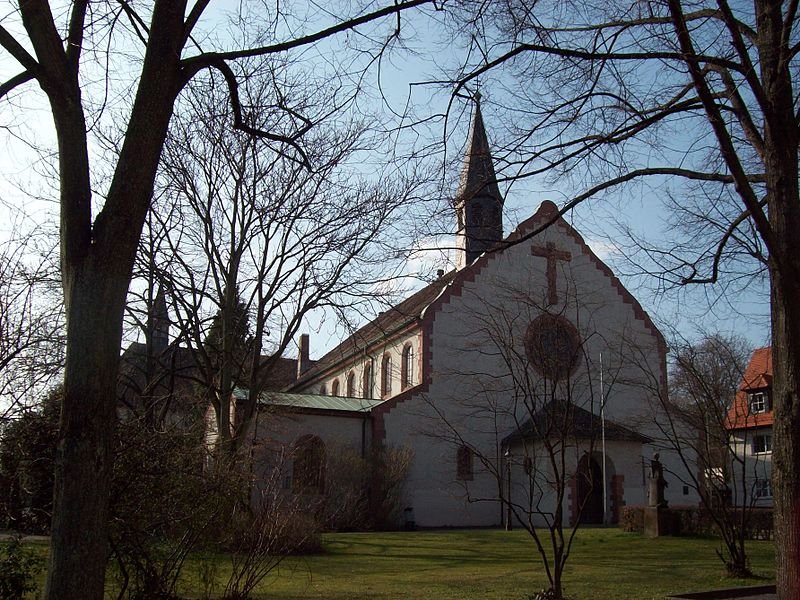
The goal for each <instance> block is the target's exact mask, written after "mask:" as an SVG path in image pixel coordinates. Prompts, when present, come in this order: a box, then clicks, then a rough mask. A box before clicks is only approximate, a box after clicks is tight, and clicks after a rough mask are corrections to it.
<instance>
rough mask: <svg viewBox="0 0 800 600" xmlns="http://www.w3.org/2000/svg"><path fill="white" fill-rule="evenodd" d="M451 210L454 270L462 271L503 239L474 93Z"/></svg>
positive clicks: (497, 191)
mask: <svg viewBox="0 0 800 600" xmlns="http://www.w3.org/2000/svg"><path fill="white" fill-rule="evenodd" d="M454 206H455V209H456V216H457V218H458V231H457V232H456V248H457V251H456V252H457V256H456V267H457V268H459V269H461V268H463V267H465V266H466V265H468V264H470V263H471V262H472V261H473V260H475V259H476V258H477V257H478V256H480V255H481V254H482V253H483V252H485V251H486V250H489V249H490V248H492V247H494V246H495V245H496V244H497V243H498V242H500V241H501V240H502V239H503V196H502V195H501V194H500V189H499V188H498V186H497V175H496V174H495V171H494V164H493V163H492V154H491V151H490V150H489V140H488V138H487V137H486V128H485V127H484V124H483V115H482V114H481V105H480V93H479V92H476V93H475V113H474V114H473V117H472V126H471V127H470V132H469V139H468V141H467V151H466V154H465V156H464V166H463V167H462V169H461V180H460V182H459V185H458V191H457V193H456V197H455V201H454Z"/></svg>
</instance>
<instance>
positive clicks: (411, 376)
mask: <svg viewBox="0 0 800 600" xmlns="http://www.w3.org/2000/svg"><path fill="white" fill-rule="evenodd" d="M453 205H454V209H455V216H456V221H457V228H456V244H455V246H456V249H457V260H456V265H457V268H456V269H455V270H453V271H451V272H449V273H440V274H439V276H438V277H437V278H436V279H435V280H434V281H431V282H429V283H428V284H427V285H426V286H425V287H423V288H422V289H420V290H419V291H417V292H416V293H414V294H413V295H411V296H410V297H409V298H407V299H406V300H405V301H403V302H401V303H399V304H397V305H396V306H394V307H392V308H391V309H389V310H387V311H385V312H383V313H382V314H380V315H378V316H377V317H376V318H375V319H373V320H372V321H371V322H369V323H367V324H366V325H364V326H363V327H361V328H360V329H359V330H358V331H356V332H355V333H353V334H352V335H350V336H349V337H347V338H346V339H344V340H342V341H341V342H340V343H339V344H338V345H336V347H334V348H333V349H332V350H330V351H329V352H327V353H326V354H325V355H324V356H321V357H320V358H319V359H318V360H315V361H312V360H311V358H310V354H311V352H312V350H313V345H314V344H313V340H311V339H310V338H309V337H308V336H306V335H304V336H302V337H301V341H300V352H299V357H298V360H297V364H298V373H297V379H296V381H294V382H293V383H291V384H290V385H289V386H287V387H286V388H285V389H284V390H283V391H282V393H280V394H275V393H272V394H266V395H265V398H264V407H265V408H266V407H271V408H272V409H276V408H277V409H278V410H279V412H281V413H282V414H287V413H291V419H290V420H284V421H282V422H280V426H279V428H273V429H270V426H271V425H272V426H275V427H278V426H277V425H276V423H278V422H279V421H278V420H276V419H274V418H271V419H266V418H265V419H262V420H260V421H259V423H258V424H257V428H260V429H258V431H257V432H254V434H253V439H254V441H256V443H258V442H259V441H261V442H266V441H269V442H270V445H271V446H274V443H275V441H276V440H277V441H279V442H281V443H283V444H285V448H286V449H287V453H286V454H285V455H286V456H290V457H293V458H292V460H294V462H295V463H296V464H294V466H292V465H289V466H288V467H287V468H285V471H284V475H283V476H282V477H283V479H284V481H285V487H286V488H287V489H294V488H296V487H299V488H302V489H305V490H308V489H309V488H315V489H319V488H321V487H322V483H323V481H324V480H325V478H324V477H323V475H322V473H324V470H325V466H326V464H327V463H326V461H327V460H329V458H330V457H331V455H332V454H337V453H338V452H339V449H341V448H344V447H349V448H352V449H355V450H356V452H357V453H360V454H361V455H362V456H366V455H368V454H369V453H370V452H371V451H374V450H376V449H380V448H405V449H408V450H409V451H410V455H411V456H413V459H412V461H411V464H410V466H409V471H408V479H407V481H406V485H405V492H404V494H405V495H404V497H403V506H404V507H405V508H406V516H408V515H409V514H413V520H414V521H415V522H416V524H417V525H420V526H427V527H441V526H490V525H499V524H500V523H501V522H502V521H504V520H506V519H508V516H507V513H506V511H504V510H502V506H508V504H509V503H508V502H507V501H508V500H509V499H510V500H511V504H513V505H514V506H516V507H527V512H525V511H523V512H525V514H528V515H530V516H531V519H532V520H533V522H534V523H536V524H537V525H541V524H544V523H545V522H546V521H547V520H552V519H553V518H557V517H556V515H560V518H562V519H563V521H564V522H565V523H566V522H575V521H578V520H579V521H581V522H587V523H609V522H615V520H616V519H617V518H618V516H619V512H620V509H621V507H622V506H624V505H625V504H646V503H647V502H648V497H647V493H648V486H647V475H646V473H647V472H649V471H648V468H647V467H648V465H649V464H650V460H651V458H652V457H653V455H654V454H655V453H656V452H659V453H660V456H661V462H662V463H663V465H664V473H665V474H666V477H667V480H668V482H669V483H670V485H669V487H668V488H667V490H666V500H667V501H668V502H672V503H675V504H690V503H695V502H696V501H697V498H696V496H695V495H694V493H693V491H692V490H690V489H689V486H687V485H684V484H683V482H684V481H687V480H688V479H689V478H688V477H684V475H682V474H683V473H684V467H683V463H682V461H681V460H680V459H679V457H677V456H676V455H675V454H674V453H673V452H672V450H671V445H670V444H669V443H668V441H667V440H666V439H665V436H664V434H663V428H664V424H665V423H666V422H667V420H666V419H665V418H664V413H663V411H662V410H661V406H660V401H659V398H661V397H663V392H664V389H665V385H666V344H665V343H664V339H663V337H662V335H661V333H660V332H659V330H658V328H657V327H656V326H655V324H654V323H653V321H652V320H651V319H650V317H649V315H648V314H647V313H646V312H645V311H644V310H643V308H642V306H641V305H640V304H639V302H638V301H637V300H636V298H635V297H634V296H633V295H632V294H631V293H630V292H629V291H628V290H627V289H626V288H625V287H624V286H623V285H622V283H621V282H620V280H619V279H618V278H617V277H616V276H615V275H614V273H613V272H612V271H611V270H610V269H609V267H608V266H607V265H606V264H605V263H604V262H603V261H602V260H600V258H599V257H598V256H597V255H596V254H595V253H594V252H593V251H592V250H591V248H589V246H588V245H587V244H586V242H585V240H584V239H583V237H582V236H581V235H580V233H579V232H578V231H577V230H576V228H575V227H573V225H572V224H570V223H569V222H567V220H566V219H564V218H563V217H562V216H561V215H560V214H559V210H558V208H557V207H556V205H555V204H554V203H552V202H549V201H544V202H542V203H541V204H540V205H539V207H538V209H537V210H536V211H535V213H534V214H533V215H532V216H531V217H530V218H528V219H527V220H525V221H524V222H522V223H521V224H520V225H519V226H518V227H517V228H516V230H515V231H513V232H512V233H511V234H510V235H508V236H505V237H504V235H503V216H502V215H503V197H502V195H501V193H500V190H499V187H498V184H497V177H496V174H495V170H494V165H493V161H492V157H491V153H490V151H489V143H488V138H487V135H486V131H485V128H484V123H483V118H482V116H481V111H480V106H479V105H478V104H477V103H476V106H475V112H474V116H473V120H472V126H471V130H470V135H469V140H468V144H467V152H466V157H465V160H464V167H463V170H462V173H461V180H460V185H459V189H458V192H457V193H456V196H455V200H454V203H453ZM273 414H274V413H273ZM556 433H558V434H559V435H560V437H559V438H558V439H557V440H555V437H554V435H555V434H556ZM554 440H555V441H554ZM548 452H549V454H548ZM553 453H555V454H557V455H558V456H556V460H557V461H558V462H559V463H560V464H563V472H560V473H554V472H553V468H552V465H551V464H550V463H549V462H548V460H549V458H552V457H553ZM282 456H283V454H282ZM326 456H327V457H329V458H326ZM562 459H563V460H562ZM298 464H299V465H300V467H298V466H297V465H298ZM309 465H312V467H311V468H309ZM309 472H310V473H312V475H313V476H312V477H309ZM293 478H295V479H298V480H299V481H300V483H301V484H302V485H300V486H295V485H294V484H293V483H292V479H293ZM559 478H563V480H564V481H566V482H567V483H566V489H565V490H562V491H564V493H563V495H562V494H560V493H559V490H558V485H557V481H556V480H557V479H559ZM312 480H313V481H312ZM309 482H311V483H313V484H314V485H309ZM328 485H331V482H330V478H329V479H328ZM503 501H505V503H504V502H503ZM520 510H522V509H520ZM519 514H522V513H519ZM512 518H520V517H519V515H517V516H516V517H512Z"/></svg>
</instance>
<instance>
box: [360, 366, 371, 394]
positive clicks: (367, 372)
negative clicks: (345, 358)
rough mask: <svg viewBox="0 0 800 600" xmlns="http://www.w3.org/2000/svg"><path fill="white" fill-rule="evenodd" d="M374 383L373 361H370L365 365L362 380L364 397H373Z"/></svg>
mask: <svg viewBox="0 0 800 600" xmlns="http://www.w3.org/2000/svg"><path fill="white" fill-rule="evenodd" d="M372 384H373V381H372V362H368V363H367V364H366V365H364V375H363V377H362V381H361V389H362V392H363V393H362V395H363V396H364V398H367V399H372V388H373V385H372Z"/></svg>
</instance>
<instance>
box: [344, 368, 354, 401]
mask: <svg viewBox="0 0 800 600" xmlns="http://www.w3.org/2000/svg"><path fill="white" fill-rule="evenodd" d="M346 395H347V397H348V398H355V397H356V374H355V373H353V372H352V371H350V373H349V374H348V375H347V394H346Z"/></svg>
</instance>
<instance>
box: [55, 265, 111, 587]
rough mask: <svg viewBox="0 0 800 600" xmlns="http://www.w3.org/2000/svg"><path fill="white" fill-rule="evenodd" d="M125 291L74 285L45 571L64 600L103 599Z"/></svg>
mask: <svg viewBox="0 0 800 600" xmlns="http://www.w3.org/2000/svg"><path fill="white" fill-rule="evenodd" d="M103 288H106V289H103ZM108 288H114V289H113V290H111V293H108V291H107V289H108ZM125 288H126V286H125V285H124V284H122V285H120V282H114V284H111V285H109V283H106V285H104V286H100V285H98V283H97V282H96V281H95V278H94V277H91V276H83V277H78V278H76V279H75V280H74V281H73V285H72V301H71V303H70V315H69V323H68V335H69V340H70V344H69V346H68V349H67V357H66V368H65V373H64V400H63V406H62V411H61V427H60V431H59V439H58V450H57V454H56V474H55V492H54V501H53V504H54V511H53V523H52V531H51V534H50V535H51V547H52V548H53V549H54V551H53V552H52V553H51V558H50V568H49V569H48V572H47V589H48V590H50V591H51V593H52V594H55V595H57V597H59V598H102V597H103V583H104V578H105V569H106V559H107V556H108V547H107V544H108V496H109V488H110V483H111V471H112V464H113V452H112V441H113V436H114V425H115V401H114V400H115V397H116V380H117V378H116V374H117V369H118V362H119V340H120V337H121V333H122V331H121V323H122V310H123V307H124V301H125ZM103 292H106V293H103ZM109 296H116V297H115V298H113V297H109ZM57 550H60V551H57Z"/></svg>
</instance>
